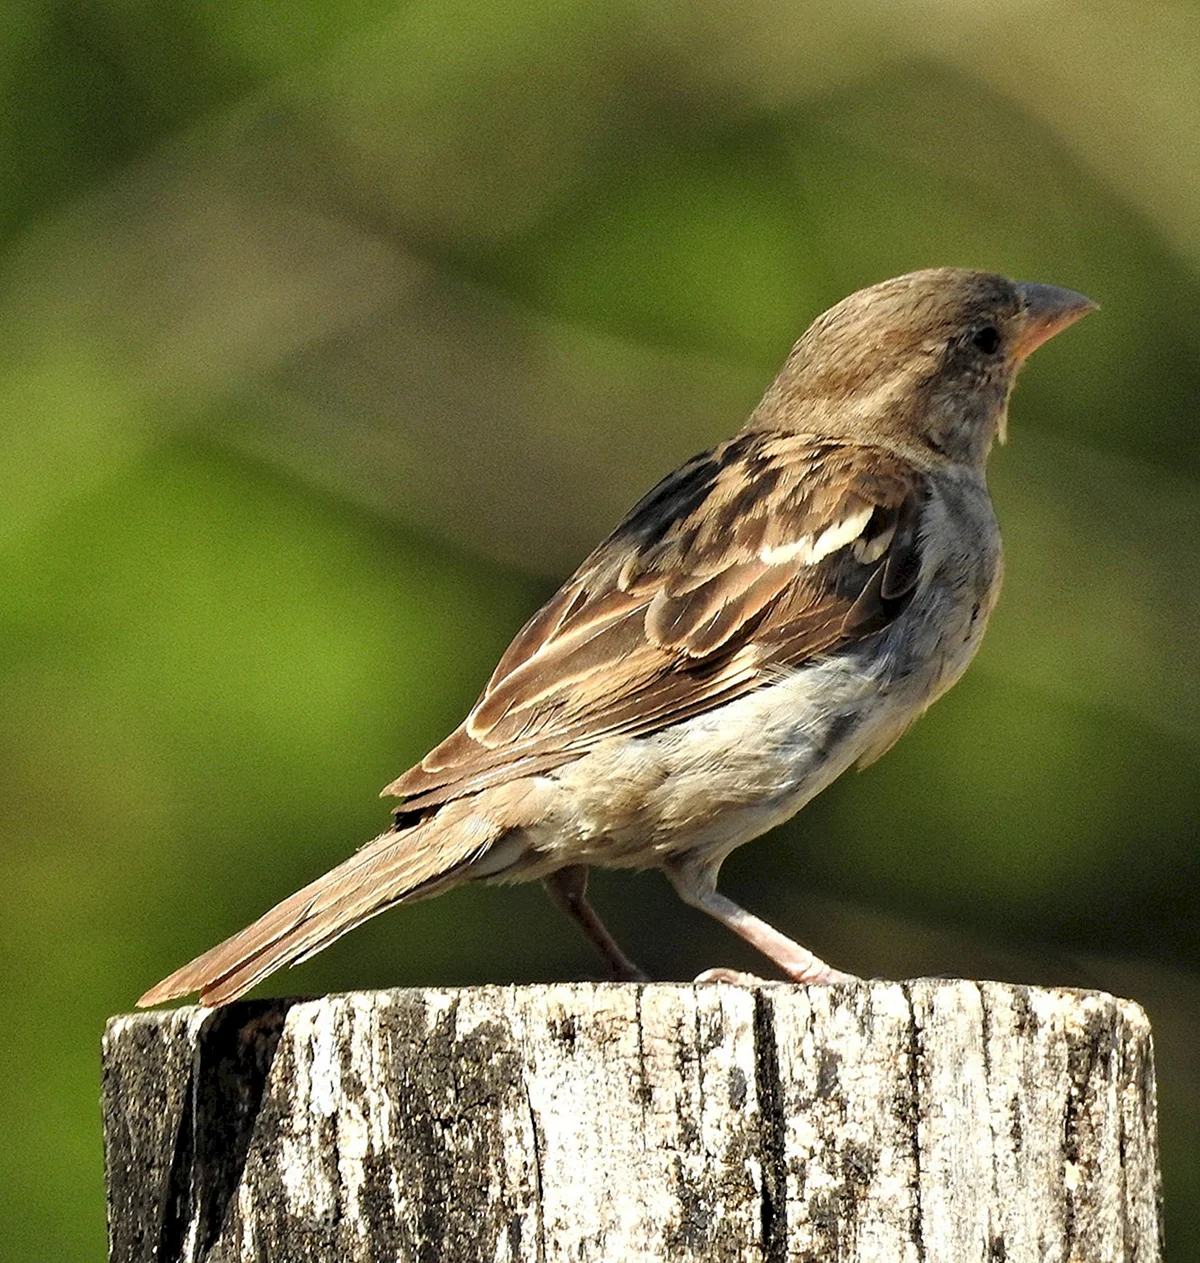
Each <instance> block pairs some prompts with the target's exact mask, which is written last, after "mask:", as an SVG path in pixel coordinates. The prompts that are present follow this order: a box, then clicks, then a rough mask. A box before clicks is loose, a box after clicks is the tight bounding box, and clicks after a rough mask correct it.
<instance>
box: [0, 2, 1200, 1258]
mask: <svg viewBox="0 0 1200 1263" xmlns="http://www.w3.org/2000/svg"><path fill="white" fill-rule="evenodd" d="M0 68H2V70H0V73H2V82H3V85H4V109H3V112H2V116H0V117H2V122H0V162H2V169H3V171H4V173H5V174H4V179H3V180H2V181H0V231H2V233H3V237H2V241H0V250H2V251H3V257H2V271H0V275H2V278H3V281H2V284H0V363H2V370H0V623H2V637H0V644H2V646H3V652H2V657H0V709H2V713H3V716H4V723H3V725H2V727H0V747H2V755H0V819H2V820H3V822H4V828H3V834H2V835H0V863H2V864H3V881H2V882H0V949H2V952H3V959H4V962H5V968H4V970H3V981H2V982H0V988H2V989H3V995H2V1001H3V1010H4V1014H5V1021H4V1022H3V1024H0V1041H2V1043H0V1047H2V1048H3V1052H4V1058H3V1065H4V1072H3V1075H2V1076H0V1116H2V1118H3V1132H4V1135H5V1142H4V1144H3V1145H0V1201H2V1203H3V1205H2V1206H0V1211H2V1213H0V1255H2V1256H3V1257H6V1258H11V1259H25V1258H34V1257H37V1258H55V1259H60V1260H65V1261H70V1260H85V1259H89V1260H90V1259H96V1258H99V1257H101V1255H102V1253H103V1250H104V1226H103V1191H102V1187H103V1186H102V1172H101V1146H100V1119H99V1109H98V1104H97V1097H98V1082H99V1071H98V1045H99V1037H100V1032H101V1029H102V1024H103V1022H104V1019H105V1018H106V1017H107V1016H108V1015H109V1014H112V1013H116V1012H120V1011H124V1010H127V1009H129V1008H130V1007H131V1004H132V1001H133V999H134V998H135V997H136V996H137V995H138V994H139V993H140V992H141V991H142V990H143V989H144V988H145V987H146V986H148V985H149V984H150V983H152V982H154V981H156V980H157V979H158V978H159V977H161V976H162V975H163V974H164V973H166V972H167V971H168V970H170V969H172V968H173V967H175V966H176V965H178V964H180V963H181V962H182V961H183V960H184V959H185V958H187V957H190V956H191V955H193V954H195V953H196V952H198V951H199V950H201V949H203V948H205V947H208V946H209V945H211V944H212V943H213V942H214V941H215V940H216V939H218V938H219V937H222V936H223V935H225V934H226V933H228V932H230V931H232V930H234V929H237V928H239V927H240V926H241V925H242V924H243V923H244V922H246V921H248V920H249V919H251V918H252V917H254V916H255V915H256V914H257V913H258V912H260V911H261V910H263V909H264V908H265V907H266V906H267V905H268V904H269V903H271V902H272V901H274V900H275V899H276V898H278V897H281V896H283V895H285V894H287V893H289V892H290V891H292V890H293V889H294V888H295V887H297V886H298V885H300V884H302V883H303V882H305V881H307V880H308V879H309V878H311V877H313V876H315V875H316V874H317V873H319V872H321V871H323V870H324V869H325V868H326V867H328V866H330V865H331V864H332V863H334V862H335V861H337V860H339V859H340V858H342V857H343V856H344V855H345V854H346V853H348V851H349V850H351V849H352V848H353V847H354V846H356V845H357V844H358V843H359V842H361V841H362V840H364V839H365V838H367V837H369V836H371V835H372V834H373V833H375V832H376V831H378V829H379V828H380V827H381V825H382V824H383V822H384V821H385V820H386V806H385V805H384V804H382V803H380V802H379V801H378V800H377V798H376V794H377V792H378V790H379V788H380V786H382V785H383V784H384V783H385V782H387V781H388V780H389V779H391V778H392V777H393V776H395V775H396V774H398V773H399V772H400V771H402V770H403V769H404V768H406V767H407V766H409V765H410V764H411V763H412V762H414V761H415V760H416V759H418V758H419V757H420V756H421V754H423V753H424V751H425V750H426V749H427V748H428V746H429V745H431V744H432V743H433V742H435V741H436V740H437V739H438V738H440V737H441V736H443V735H444V734H445V733H446V732H447V731H448V730H449V729H450V728H451V727H453V726H454V724H455V723H457V721H458V720H459V719H460V718H461V716H462V714H463V712H464V710H465V709H466V707H467V706H469V704H470V703H471V701H472V700H473V699H474V697H475V695H476V693H477V691H478V690H479V688H480V686H481V685H482V683H483V681H484V679H485V678H486V676H487V674H488V671H489V670H490V668H491V666H492V664H493V662H494V660H495V658H496V657H497V655H498V654H499V653H500V651H501V650H502V649H503V647H504V645H505V644H506V643H507V640H508V638H509V637H510V636H511V635H512V633H513V632H514V631H515V630H516V629H517V627H518V626H519V625H520V624H521V623H522V622H523V620H524V618H525V617H526V616H527V615H528V614H529V613H530V612H532V610H533V609H534V608H535V606H536V605H537V603H538V602H539V600H540V599H541V598H542V597H543V596H545V595H547V594H548V593H549V591H550V590H551V589H552V587H553V585H554V583H555V581H556V580H557V579H559V578H561V577H562V576H563V575H564V574H565V573H567V572H568V571H569V570H570V569H571V568H572V567H573V565H574V564H575V563H576V562H577V561H578V560H579V559H580V558H581V557H582V556H583V555H584V553H585V552H586V551H587V550H588V548H589V547H590V546H591V545H592V544H593V543H594V542H595V541H596V540H597V539H598V538H599V537H600V535H601V534H602V533H603V532H604V531H605V530H606V529H607V528H608V527H610V526H611V525H612V524H613V523H614V522H615V521H616V519H617V518H618V517H619V516H620V514H621V513H622V512H623V511H624V509H625V508H626V507H628V505H629V504H630V503H632V501H633V500H634V499H636V498H637V496H638V495H640V493H641V492H642V491H644V490H645V489H646V488H647V487H648V486H649V485H650V484H651V483H652V482H653V481H654V480H655V479H657V478H658V477H659V476H661V475H662V474H663V473H665V472H666V471H667V470H668V469H670V468H671V467H673V466H674V465H675V464H676V463H678V462H679V461H680V460H682V459H683V458H684V457H686V456H688V455H690V454H691V453H692V452H694V451H696V450H698V449H699V448H701V447H705V446H707V445H709V444H710V443H712V442H714V441H716V440H718V439H719V438H722V437H724V436H725V435H727V434H729V433H731V432H732V431H733V430H734V429H736V428H737V426H738V425H740V423H741V421H742V419H743V417H744V416H745V414H746V413H747V411H748V410H749V408H750V407H751V406H752V405H753V404H754V402H755V401H756V400H757V397H758V394H759V392H760V391H761V389H762V387H763V386H764V384H765V383H766V381H767V380H768V379H769V378H770V376H771V375H772V374H773V372H774V370H775V368H776V367H777V365H778V363H779V362H780V360H781V359H782V357H783V356H784V354H785V353H786V351H787V348H788V346H789V345H790V343H791V341H792V340H793V339H794V338H795V337H796V336H797V335H798V334H799V332H800V331H801V330H802V329H803V327H804V326H805V325H806V324H807V322H808V321H809V320H810V319H811V318H812V317H813V316H814V315H815V314H816V313H817V312H819V311H820V310H822V309H823V308H824V307H826V306H828V305H829V304H830V303H832V302H833V301H835V300H837V299H838V298H840V297H842V296H843V295H844V294H846V293H848V292H849V291H850V290H852V289H855V288H857V287H858V286H860V285H863V284H867V283H870V282H872V281H876V280H880V279H882V278H884V277H887V276H890V275H893V274H896V273H899V272H903V271H906V270H909V269H912V268H915V267H924V266H929V265H933V264H943V263H953V264H962V265H969V266H976V267H985V268H989V269H995V270H1000V271H1004V272H1006V273H1009V274H1011V275H1014V276H1017V277H1020V278H1023V279H1029V280H1041V281H1049V282H1054V283H1058V284H1063V285H1068V286H1071V287H1072V288H1075V289H1079V290H1082V291H1084V292H1085V293H1088V294H1090V295H1092V296H1093V297H1095V298H1097V299H1098V300H1100V302H1101V303H1102V304H1103V308H1104V309H1103V311H1102V313H1101V314H1100V315H1099V316H1096V317H1093V318H1091V319H1089V320H1088V321H1087V322H1085V323H1084V324H1083V325H1081V326H1080V327H1078V328H1077V329H1073V330H1072V331H1071V332H1070V333H1069V334H1068V335H1067V336H1065V337H1063V338H1061V339H1059V340H1057V341H1055V342H1054V343H1053V344H1052V345H1051V346H1049V347H1047V348H1046V349H1044V350H1043V351H1040V352H1039V353H1038V355H1037V357H1036V358H1035V359H1034V361H1033V363H1032V365H1031V366H1030V367H1029V369H1027V371H1026V373H1025V376H1024V379H1023V381H1022V383H1021V387H1020V390H1019V392H1018V395H1017V398H1016V400H1015V401H1014V405H1013V410H1012V423H1011V440H1010V443H1009V445H1008V446H1007V447H1006V448H1004V449H1002V450H999V451H997V452H996V454H995V456H994V459H993V479H992V480H993V486H994V492H995V498H996V501H997V506H998V510H999V514H1000V518H1001V522H1002V525H1003V527H1004V531H1005V536H1006V541H1007V547H1008V566H1009V571H1008V581H1007V588H1006V592H1005V595H1004V599H1003V600H1002V602H1001V605H1000V609H999V612H998V614H997V616H996V618H995V621H994V623H993V626H992V630H991V631H990V633H989V636H988V639H987V642H986V644H985V646H984V649H983V651H982V653H981V654H980V656H979V659H978V661H977V663H976V665H975V666H974V667H973V668H972V669H971V671H970V672H969V673H968V675H967V677H966V679H965V681H964V682H963V683H962V684H961V685H960V686H959V687H958V688H957V689H956V690H955V691H954V693H953V694H951V696H950V697H948V698H947V699H946V700H945V701H944V702H942V703H941V704H939V706H937V707H936V708H935V710H934V711H933V713H932V714H931V715H930V716H929V717H928V718H927V719H926V720H925V721H923V722H922V723H921V724H920V725H918V727H917V729H916V730H915V731H914V732H913V733H912V734H911V735H910V736H909V737H907V738H906V739H905V740H904V741H903V742H902V743H901V744H900V746H899V747H898V748H897V749H896V750H895V751H893V752H892V753H891V754H890V755H889V756H888V757H887V758H886V759H884V760H883V761H882V762H881V763H879V764H878V765H876V766H875V767H873V768H871V769H870V770H869V771H868V772H866V773H864V774H863V775H861V776H849V777H847V778H845V779H844V781H843V782H841V783H839V784H838V785H837V786H835V787H834V789H832V790H831V791H829V792H828V793H827V794H826V795H825V796H824V797H823V798H822V799H821V800H819V801H818V802H817V803H816V804H814V805H813V806H812V807H811V808H810V809H809V810H808V811H806V812H805V813H804V814H803V815H802V817H801V818H800V819H798V820H797V821H795V822H793V823H792V824H791V825H790V826H788V827H787V828H785V829H783V830H780V831H779V832H778V833H777V834H775V835H773V836H771V837H770V838H768V839H766V840H764V841H761V842H759V843H757V844H755V845H754V846H751V847H747V848H745V849H744V850H742V851H741V852H739V853H737V854H736V855H735V856H734V857H733V858H732V860H731V861H730V863H729V864H728V865H727V867H726V870H725V876H724V885H725V888H726V889H727V890H728V891H729V893H730V894H732V895H734V896H735V897H737V898H739V899H741V900H743V901H745V902H746V903H747V904H749V905H750V906H751V907H753V908H754V909H756V910H758V911H761V912H762V913H763V914H764V915H767V916H769V917H771V918H772V919H774V920H776V921H777V923H778V924H780V925H781V926H782V927H784V928H786V929H790V930H792V931H793V932H794V933H795V934H796V935H797V936H798V937H799V938H801V939H802V940H803V941H804V942H806V943H810V944H811V945H812V946H813V947H814V948H815V949H816V950H818V951H819V952H821V954H822V955H825V956H827V957H829V958H831V959H833V960H834V961H836V962H837V963H839V964H841V965H843V966H845V967H847V968H852V969H854V970H856V971H858V972H861V973H865V974H883V975H888V976H893V977H894V976H904V975H912V974H920V973H947V974H963V975H968V976H989V977H999V978H1004V979H1009V980H1013V981H1026V982H1044V983H1070V984H1079V985H1085V986H1096V987H1104V988H1107V989H1110V990H1114V991H1117V992H1120V993H1122V994H1125V995H1130V996H1133V997H1135V998H1137V999H1138V1000H1140V1001H1142V1002H1143V1003H1144V1004H1145V1005H1146V1007H1147V1009H1148V1010H1149V1012H1150V1015H1151V1018H1152V1019H1153V1022H1154V1028H1155V1032H1156V1039H1157V1051H1158V1065H1159V1075H1160V1104H1161V1111H1162V1147H1163V1163H1164V1169H1165V1176H1166V1194H1167V1208H1168V1234H1169V1235H1168V1244H1169V1247H1170V1249H1171V1257H1173V1258H1178V1259H1183V1258H1192V1257H1197V1256H1200V1156H1198V1154H1197V1137H1198V1135H1200V1102H1198V1097H1197V1093H1198V1091H1200V1051H1198V1050H1200V972H1198V971H1197V968H1196V962H1197V960H1198V959H1200V851H1198V848H1197V846H1196V839H1197V823H1198V816H1200V811H1198V807H1200V776H1198V772H1200V654H1198V652H1197V648H1198V644H1200V632H1198V625H1200V425H1198V424H1197V422H1198V417H1197V412H1198V409H1197V398H1198V394H1200V353H1198V352H1200V314H1198V313H1200V303H1198V299H1200V198H1198V197H1197V196H1196V173H1197V171H1200V9H1198V8H1197V5H1196V4H1195V3H1177V4H1147V3H1144V2H1143V0H1126V2H1124V3H1117V2H1105V0H1093V2H1092V3H1088V4H1082V3H1079V4H1069V3H1058V4H1049V3H1046V4H1039V3H1036V2H1030V3H1020V4H1018V3H1005V2H1003V0H999V2H995V3H992V4H989V5H976V4H967V3H965V2H963V0H941V2H938V0H906V2H905V3H900V2H899V0H897V2H895V3H888V2H886V0H868V2H866V3H859V4H854V5H847V4H844V3H838V2H833V0H831V2H830V3H825V4H822V3H814V4H806V5H800V4H795V3H782V2H780V0H743V3H741V4H739V5H736V6H734V5H730V4H728V3H727V2H724V3H718V2H717V0H683V2H668V0H643V2H641V3H635V2H630V3H604V4H601V3H592V2H589V0H569V2H568V0H563V2H561V3H554V2H552V0H508V2H505V0H416V2H410V3H396V2H395V0H368V2H367V3H362V0H359V2H358V3H355V4H349V3H344V2H339V0H331V2H318V0H292V2H291V3H290V4H288V5H286V6H270V5H260V4H254V3H250V2H249V0H210V2H209V3H206V4H204V5H186V4H182V3H175V2H165V0H158V2H157V3H154V4H150V3H137V2H135V0H70V2H69V3H53V2H51V0H7V3H6V5H5V21H4V23H3V24H2V25H0ZM595 888H596V898H597V902H598V905H599V906H600V908H601V910H602V912H603V913H604V914H605V915H606V917H608V918H609V919H610V921H611V923H612V924H613V926H614V929H615V930H616V931H617V933H618V937H619V938H621V940H622V941H623V942H624V943H625V944H626V946H627V948H628V950H629V951H630V952H631V953H632V954H633V955H634V957H635V958H637V959H638V960H639V961H641V962H643V963H644V964H645V965H646V966H647V967H648V968H649V969H651V970H652V971H653V972H654V973H655V974H656V975H658V976H661V977H665V978H687V977H691V976H693V975H694V974H695V973H696V972H698V971H699V970H700V969H702V968H704V967H707V966H711V965H716V964H728V965H737V966H743V967H755V965H756V964H757V962H756V961H755V960H754V959H753V958H752V957H751V956H750V954H749V953H748V951H747V950H744V949H743V948H742V946H741V945H740V944H739V943H736V942H734V941H732V940H731V938H730V937H729V936H728V935H726V934H724V933H723V932H722V931H720V930H719V929H717V928H716V927H715V926H713V925H711V924H709V923H708V922H707V921H706V919H704V918H703V917H701V916H699V914H696V913H694V912H691V911H689V910H688V909H686V908H684V907H683V906H682V905H681V904H680V903H679V902H678V900H676V899H675V897H674V896H673V895H672V894H671V893H670V891H669V890H668V888H667V887H666V884H665V883H664V882H663V881H662V880H661V879H660V878H658V877H657V876H654V875H650V876H642V877H638V876H629V875H623V876H621V875H618V876H615V877H611V876H608V877H606V876H601V877H600V878H599V879H598V880H597V881H596V883H595ZM594 970H595V964H594V961H593V958H592V956H591V955H590V952H589V949H588V948H587V947H586V945H585V944H584V943H583V942H582V941H581V940H579V939H578V937H577V936H576V934H575V932H574V931H573V930H572V929H571V928H570V927H569V926H568V925H567V924H566V923H565V922H562V923H560V919H559V914H557V913H556V912H555V911H554V910H553V909H552V908H551V907H550V904H549V902H548V901H547V900H546V899H545V897H544V896H543V894H542V893H541V891H540V890H538V889H537V888H535V887H531V888H518V889H515V890H495V889H472V890H463V891H460V892H457V893H455V894H452V895H449V896H446V897H444V898H442V899H439V900H437V901H434V902H433V903H430V904H423V905H417V906H414V907H413V908H411V909H407V910H403V911H400V912H397V913H392V914H390V915H388V916H386V917H384V918H381V919H379V920H377V921H375V922H373V923H371V924H370V925H369V926H367V927H365V928H364V929H362V930H360V931H358V932H356V933H355V934H353V935H351V936H349V937H348V938H345V939H343V940H341V941H340V942H339V943H338V944H337V945H336V946H335V947H334V948H332V949H331V950H329V951H328V952H326V953H325V954H324V955H322V956H320V957H319V958H318V959H317V960H315V961H314V962H312V963H311V964H309V965H306V966H304V967H302V968H300V969H298V970H296V971H295V972H294V973H292V974H290V975H283V976H277V977H275V978H272V979H271V980H270V983H269V984H268V986H267V987H265V988H264V990H272V989H273V990H275V991H279V992H282V991H302V992H317V991H323V990H327V989H346V988H360V987H375V986H389V985H396V984H409V983H413V984H415V983H470V982H485V981H489V982H490V981H509V980H525V979H551V978H576V977H584V976H591V975H593V973H594Z"/></svg>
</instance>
